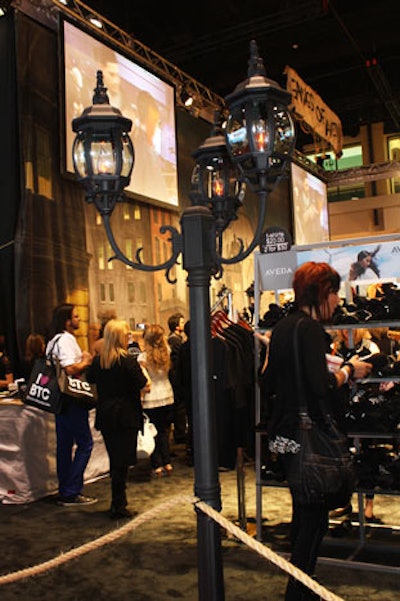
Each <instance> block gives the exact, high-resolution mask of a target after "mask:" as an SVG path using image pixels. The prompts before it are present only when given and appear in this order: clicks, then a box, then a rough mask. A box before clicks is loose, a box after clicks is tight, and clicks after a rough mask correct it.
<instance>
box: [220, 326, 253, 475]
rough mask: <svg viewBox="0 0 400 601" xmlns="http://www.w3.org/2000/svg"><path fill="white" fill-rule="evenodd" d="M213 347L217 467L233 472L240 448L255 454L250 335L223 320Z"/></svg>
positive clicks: (241, 327) (251, 336)
mask: <svg viewBox="0 0 400 601" xmlns="http://www.w3.org/2000/svg"><path fill="white" fill-rule="evenodd" d="M214 325H215V322H214ZM220 325H221V324H220ZM212 348H213V352H212V369H213V382H214V385H215V388H214V392H215V404H216V405H215V406H216V421H217V442H218V458H219V466H220V467H224V468H228V469H234V467H235V465H236V456H237V449H238V448H239V447H241V448H246V449H247V451H248V452H249V453H250V454H251V453H252V452H254V442H253V436H252V433H253V431H254V429H253V423H254V392H255V391H254V376H253V374H254V343H253V333H252V331H251V330H249V329H248V328H245V327H243V326H241V325H239V324H235V323H234V322H230V321H228V320H226V321H225V323H224V324H223V327H219V328H218V332H216V331H214V333H213V338H212Z"/></svg>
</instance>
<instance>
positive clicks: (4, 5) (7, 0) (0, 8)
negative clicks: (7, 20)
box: [0, 0, 11, 17]
mask: <svg viewBox="0 0 400 601" xmlns="http://www.w3.org/2000/svg"><path fill="white" fill-rule="evenodd" d="M10 4H11V0H1V1H0V17H4V15H5V14H6V13H7V11H8V9H9V8H10Z"/></svg>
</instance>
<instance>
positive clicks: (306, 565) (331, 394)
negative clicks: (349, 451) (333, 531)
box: [263, 261, 372, 601]
mask: <svg viewBox="0 0 400 601" xmlns="http://www.w3.org/2000/svg"><path fill="white" fill-rule="evenodd" d="M339 287H340V276H339V274H338V273H337V272H336V271H335V270H334V269H333V268H332V267H331V266H330V265H328V263H322V262H321V263H316V262H314V261H309V262H307V263H304V264H303V265H301V266H300V267H299V268H298V269H297V270H296V272H295V274H294V278H293V289H294V293H295V302H294V310H293V312H291V313H290V314H289V315H288V316H287V317H285V318H284V319H282V320H281V321H279V322H278V323H277V325H276V326H275V327H274V329H273V332H272V335H271V341H270V348H269V357H268V364H267V367H266V371H265V376H264V388H263V391H264V392H265V395H266V398H265V399H264V401H265V402H266V404H267V415H268V420H267V421H268V436H269V449H270V451H271V452H272V453H279V454H281V455H282V457H283V462H284V465H285V467H286V468H289V465H290V461H291V458H293V456H294V453H295V452H296V445H297V447H298V443H297V442H296V441H295V433H296V428H297V424H298V415H299V398H298V389H297V385H296V369H295V353H294V333H295V331H296V330H297V339H298V348H299V356H300V370H301V374H300V377H301V378H302V382H303V390H304V392H305V395H306V398H307V404H308V412H309V414H310V417H311V418H312V420H314V421H315V422H317V423H321V424H323V423H326V422H327V421H329V419H331V418H334V419H336V421H337V422H338V423H340V417H341V416H340V402H339V399H338V395H337V391H338V389H339V387H341V386H342V385H343V384H345V383H346V382H347V381H348V380H349V378H361V377H365V376H366V375H367V374H368V373H369V371H370V370H371V368H372V365H370V364H368V363H365V362H362V361H359V360H358V357H357V356H355V357H353V358H352V359H351V360H350V361H349V362H348V363H345V364H344V365H343V366H342V367H341V369H339V370H338V371H337V372H336V373H331V372H329V370H328V367H327V363H326V357H325V353H329V343H330V339H329V336H328V335H327V333H326V332H325V329H324V327H323V323H329V320H330V318H331V317H332V314H333V312H334V310H335V308H336V306H337V304H338V302H339V295H338V292H339ZM298 322H300V323H299V324H298V326H297V328H296V324H297V323H298ZM291 495H292V505H293V514H292V524H291V534H290V538H291V544H292V553H291V562H292V563H293V564H294V565H295V566H297V567H298V568H300V569H301V570H302V571H303V572H305V573H306V574H308V575H312V574H313V573H314V570H315V566H316V563H317V558H318V552H319V548H320V544H321V542H322V539H323V537H324V535H325V534H326V532H327V530H328V524H329V522H328V519H329V509H332V507H330V506H329V502H328V499H327V498H324V497H321V498H318V499H316V500H315V502H312V503H304V501H303V500H302V499H300V498H298V496H297V493H296V492H295V491H291ZM311 599H315V595H314V593H312V592H311V591H310V590H309V589H308V588H307V587H305V586H304V585H302V584H301V583H300V582H298V581H297V580H296V579H294V578H292V577H291V578H289V581H288V585H287V589H286V596H285V601H309V600H311Z"/></svg>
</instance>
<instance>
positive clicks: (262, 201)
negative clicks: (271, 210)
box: [219, 192, 267, 265]
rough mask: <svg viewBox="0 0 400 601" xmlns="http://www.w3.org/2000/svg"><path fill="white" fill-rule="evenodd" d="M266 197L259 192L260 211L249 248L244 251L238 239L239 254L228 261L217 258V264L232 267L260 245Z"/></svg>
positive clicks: (241, 242) (241, 241)
mask: <svg viewBox="0 0 400 601" xmlns="http://www.w3.org/2000/svg"><path fill="white" fill-rule="evenodd" d="M266 196H267V193H266V192H265V193H264V194H262V193H260V192H259V198H260V203H259V204H260V210H259V213H258V223H257V228H256V231H255V233H254V236H253V240H252V241H251V242H250V244H249V246H248V247H247V248H246V249H244V244H243V240H241V239H240V238H239V239H238V241H239V244H240V250H239V252H238V253H237V254H236V255H235V256H234V257H231V258H229V259H225V258H224V257H219V263H221V264H223V265H232V264H234V263H239V262H240V261H243V260H244V259H246V258H247V257H248V256H249V255H250V254H251V253H252V252H253V250H254V249H255V247H256V246H257V245H258V244H260V240H261V234H262V232H263V228H264V218H265V214H266V206H267V202H266V201H267V199H266Z"/></svg>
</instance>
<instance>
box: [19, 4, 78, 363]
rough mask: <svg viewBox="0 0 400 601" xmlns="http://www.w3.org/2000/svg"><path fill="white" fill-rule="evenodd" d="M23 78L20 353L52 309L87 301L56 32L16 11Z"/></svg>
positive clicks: (42, 329) (43, 331)
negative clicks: (68, 170) (66, 170)
mask: <svg viewBox="0 0 400 601" xmlns="http://www.w3.org/2000/svg"><path fill="white" fill-rule="evenodd" d="M16 30H17V41H18V43H17V80H18V91H19V127H20V131H21V153H20V154H21V165H23V173H24V174H25V178H24V181H23V185H22V189H23V192H22V199H21V203H20V212H19V219H18V227H17V234H16V244H15V272H16V292H15V296H16V298H15V312H16V316H17V319H16V334H17V340H18V347H19V351H20V356H21V355H22V353H23V346H24V342H25V339H26V337H27V336H28V334H29V333H31V332H37V333H41V334H44V335H46V334H47V328H48V324H49V322H50V319H51V314H52V310H53V308H54V307H55V306H56V305H57V304H58V303H60V302H64V301H70V302H73V303H74V304H79V305H80V306H83V307H84V306H87V297H88V265H89V257H88V254H87V251H86V238H85V218H84V203H83V202H82V199H83V190H82V188H81V186H80V185H79V184H77V183H76V182H75V181H73V178H70V179H68V178H66V177H63V176H62V175H61V170H60V164H61V162H60V133H61V130H60V122H61V121H60V118H59V106H60V102H59V62H58V40H57V33H56V32H54V31H51V30H49V29H47V28H45V27H43V26H41V25H40V24H38V23H36V22H35V21H32V20H31V19H29V18H28V17H26V16H25V15H23V14H21V13H18V15H17V18H16Z"/></svg>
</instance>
